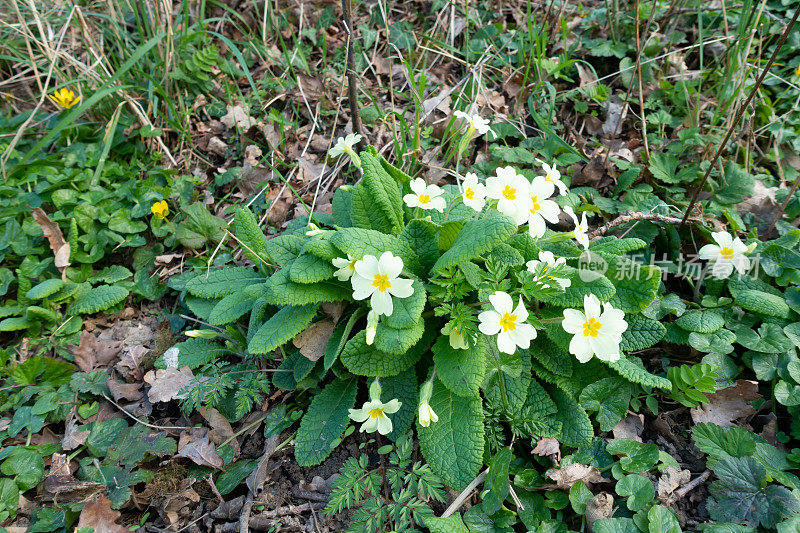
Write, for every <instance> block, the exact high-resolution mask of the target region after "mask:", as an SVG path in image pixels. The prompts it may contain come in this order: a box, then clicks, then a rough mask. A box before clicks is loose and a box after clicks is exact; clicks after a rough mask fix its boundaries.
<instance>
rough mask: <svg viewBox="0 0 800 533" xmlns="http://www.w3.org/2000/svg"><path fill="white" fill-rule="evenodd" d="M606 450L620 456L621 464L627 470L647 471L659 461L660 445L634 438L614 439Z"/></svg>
mask: <svg viewBox="0 0 800 533" xmlns="http://www.w3.org/2000/svg"><path fill="white" fill-rule="evenodd" d="M606 451H607V452H608V453H610V454H612V455H619V456H620V460H619V464H620V466H621V467H622V469H623V470H624V471H625V472H632V473H640V472H647V471H648V470H650V469H651V468H653V467H654V466H655V465H656V463H657V462H658V446H656V445H655V444H650V443H643V442H638V441H635V440H633V439H614V440H612V441H611V442H609V443H608V446H606Z"/></svg>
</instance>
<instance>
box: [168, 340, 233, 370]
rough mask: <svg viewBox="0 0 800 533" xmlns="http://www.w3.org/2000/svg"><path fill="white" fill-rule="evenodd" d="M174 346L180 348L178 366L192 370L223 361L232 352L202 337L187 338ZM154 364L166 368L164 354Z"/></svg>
mask: <svg viewBox="0 0 800 533" xmlns="http://www.w3.org/2000/svg"><path fill="white" fill-rule="evenodd" d="M173 348H177V349H178V365H177V367H178V368H183V367H185V366H188V367H189V368H190V369H191V370H194V369H196V368H199V367H201V366H203V365H204V364H206V363H210V362H211V361H222V360H223V358H224V357H225V356H227V355H228V354H230V353H231V351H230V350H229V349H227V348H225V347H223V346H220V345H219V344H217V343H216V342H213V341H210V340H208V339H201V338H189V339H186V340H185V341H183V342H179V343H178V344H176V345H175V346H173ZM154 366H155V367H156V368H166V365H165V364H164V355H163V354H162V355H160V356H159V357H158V359H156V361H155V363H154Z"/></svg>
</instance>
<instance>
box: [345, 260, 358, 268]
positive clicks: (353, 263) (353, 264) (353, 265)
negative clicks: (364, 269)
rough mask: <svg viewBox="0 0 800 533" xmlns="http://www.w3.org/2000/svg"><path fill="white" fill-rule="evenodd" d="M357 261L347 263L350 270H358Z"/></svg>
mask: <svg viewBox="0 0 800 533" xmlns="http://www.w3.org/2000/svg"><path fill="white" fill-rule="evenodd" d="M356 261H357V259H353V260H352V261H350V262H349V263H347V268H349V269H350V270H355V269H356Z"/></svg>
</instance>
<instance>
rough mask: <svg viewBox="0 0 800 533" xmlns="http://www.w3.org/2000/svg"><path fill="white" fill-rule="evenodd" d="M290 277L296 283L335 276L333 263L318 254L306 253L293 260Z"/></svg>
mask: <svg viewBox="0 0 800 533" xmlns="http://www.w3.org/2000/svg"><path fill="white" fill-rule="evenodd" d="M288 268H289V279H290V280H292V281H293V282H295V283H304V284H307V283H317V282H319V281H325V280H326V279H330V278H332V277H333V273H334V272H336V269H335V268H333V263H331V262H330V261H326V260H325V259H322V258H321V257H317V256H316V255H312V254H308V253H304V254H302V255H300V257H298V258H297V259H295V260H294V261H292V264H291V265H290V266H289V267H288Z"/></svg>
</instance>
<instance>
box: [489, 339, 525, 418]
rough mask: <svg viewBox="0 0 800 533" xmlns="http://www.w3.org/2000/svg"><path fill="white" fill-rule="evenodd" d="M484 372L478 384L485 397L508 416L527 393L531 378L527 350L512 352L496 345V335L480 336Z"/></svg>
mask: <svg viewBox="0 0 800 533" xmlns="http://www.w3.org/2000/svg"><path fill="white" fill-rule="evenodd" d="M483 340H484V342H485V343H486V375H485V376H484V378H483V383H482V384H481V387H482V388H483V395H484V397H485V398H486V401H487V402H489V404H491V405H492V406H493V407H494V408H495V409H498V410H502V411H503V412H505V413H506V414H507V415H508V416H513V415H514V413H516V412H518V411H519V410H520V409H521V408H522V406H523V404H524V403H525V399H526V398H527V396H528V387H529V385H530V382H531V357H530V354H529V353H528V352H527V351H522V350H519V351H517V352H516V353H513V354H507V353H503V352H501V351H500V350H498V349H497V338H496V337H484V339H483Z"/></svg>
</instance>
